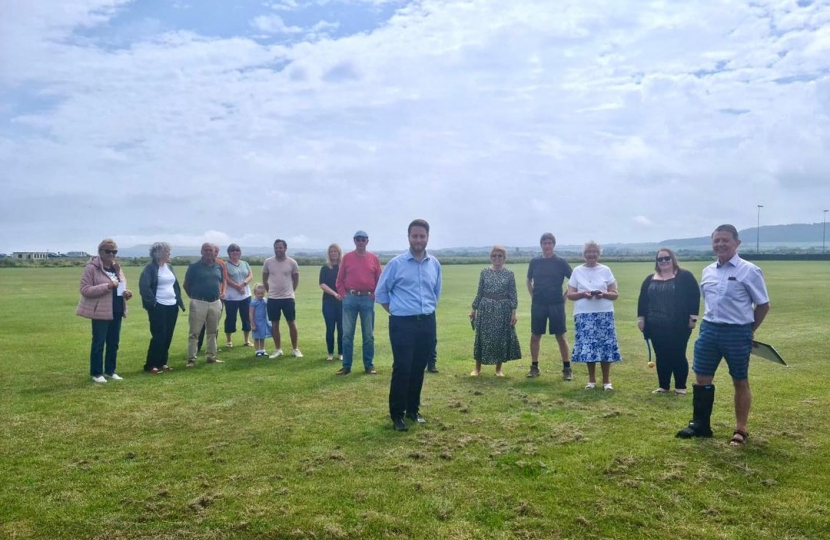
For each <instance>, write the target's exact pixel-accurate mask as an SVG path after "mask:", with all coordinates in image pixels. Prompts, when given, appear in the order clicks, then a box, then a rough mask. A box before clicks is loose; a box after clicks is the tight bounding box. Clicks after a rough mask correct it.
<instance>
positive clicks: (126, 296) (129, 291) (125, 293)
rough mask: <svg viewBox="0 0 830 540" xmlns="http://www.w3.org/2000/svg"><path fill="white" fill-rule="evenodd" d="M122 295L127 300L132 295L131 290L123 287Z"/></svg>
mask: <svg viewBox="0 0 830 540" xmlns="http://www.w3.org/2000/svg"><path fill="white" fill-rule="evenodd" d="M123 296H124V300H129V299H130V298H132V297H133V291H131V290H130V289H124V295H123Z"/></svg>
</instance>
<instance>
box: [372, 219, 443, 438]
mask: <svg viewBox="0 0 830 540" xmlns="http://www.w3.org/2000/svg"><path fill="white" fill-rule="evenodd" d="M407 234H408V237H409V251H407V252H406V253H402V254H400V255H398V256H397V257H395V258H394V259H392V260H391V261H389V262H388V263H387V265H386V268H384V269H383V273H381V275H380V281H378V285H377V288H376V289H375V301H376V302H377V303H378V304H380V305H381V306H383V309H385V310H386V311H387V312H388V313H389V342H390V343H391V345H392V357H393V361H392V382H391V383H390V387H389V414H390V416H391V417H392V426H393V427H394V428H395V430H396V431H406V430H407V427H406V423H405V422H404V416H406V417H407V418H409V419H410V420H412V421H414V422H416V423H419V424H423V423H424V422H426V420H424V418H423V416H421V414H420V413H419V411H418V409H419V407H420V404H421V387H422V386H423V384H424V369H426V366H427V363H429V361H430V359H431V358H432V353H433V350H434V348H435V335H436V334H435V308H436V307H437V306H438V298H439V297H440V296H441V265H440V264H439V262H438V259H436V258H435V257H432V256H430V255H429V254H428V253H427V251H426V248H427V242H428V241H429V223H427V222H426V221H424V220H423V219H416V220H414V221H413V222H412V223H410V224H409V229H408V230H407Z"/></svg>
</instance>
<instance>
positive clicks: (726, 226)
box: [712, 223, 739, 240]
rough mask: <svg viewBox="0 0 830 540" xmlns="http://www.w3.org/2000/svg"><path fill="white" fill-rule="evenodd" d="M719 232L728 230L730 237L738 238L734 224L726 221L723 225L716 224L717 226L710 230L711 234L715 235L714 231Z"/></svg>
mask: <svg viewBox="0 0 830 540" xmlns="http://www.w3.org/2000/svg"><path fill="white" fill-rule="evenodd" d="M719 232H728V233H729V234H731V235H732V238H733V239H734V240H738V239H739V238H738V229H736V228H735V226H734V225H730V224H728V223H725V224H723V225H718V226H717V228H716V229H715V230H714V231H713V232H712V236H715V233H719Z"/></svg>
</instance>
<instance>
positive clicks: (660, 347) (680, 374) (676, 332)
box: [649, 326, 692, 390]
mask: <svg viewBox="0 0 830 540" xmlns="http://www.w3.org/2000/svg"><path fill="white" fill-rule="evenodd" d="M649 335H650V337H651V343H652V345H654V354H655V356H656V357H657V381H658V383H659V384H660V388H664V389H666V390H668V389H669V388H671V377H672V375H674V387H675V388H676V389H678V390H685V388H686V379H687V378H688V377H689V361H688V360H687V359H686V346H687V345H688V344H689V337H690V336H691V335H692V330H691V328H678V327H660V326H650V327H649Z"/></svg>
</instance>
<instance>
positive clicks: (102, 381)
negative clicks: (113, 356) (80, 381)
mask: <svg viewBox="0 0 830 540" xmlns="http://www.w3.org/2000/svg"><path fill="white" fill-rule="evenodd" d="M92 382H97V383H105V382H107V380H106V379H105V378H104V376H103V375H98V376H97V377H93V378H92Z"/></svg>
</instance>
